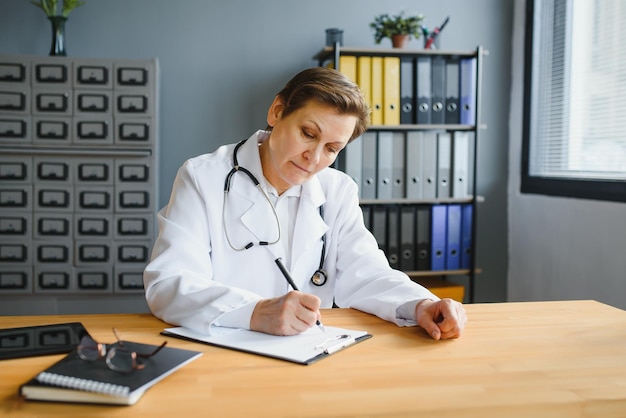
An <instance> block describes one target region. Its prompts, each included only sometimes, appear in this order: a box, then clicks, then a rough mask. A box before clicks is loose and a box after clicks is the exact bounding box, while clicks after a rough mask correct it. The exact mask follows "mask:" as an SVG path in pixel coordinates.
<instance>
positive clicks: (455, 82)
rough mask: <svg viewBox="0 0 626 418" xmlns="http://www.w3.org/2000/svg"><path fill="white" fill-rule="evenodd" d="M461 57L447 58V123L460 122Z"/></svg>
mask: <svg viewBox="0 0 626 418" xmlns="http://www.w3.org/2000/svg"><path fill="white" fill-rule="evenodd" d="M459 80H460V77H459V57H456V56H449V57H447V58H446V117H445V120H446V123H447V124H458V123H459V122H460V119H459Z"/></svg>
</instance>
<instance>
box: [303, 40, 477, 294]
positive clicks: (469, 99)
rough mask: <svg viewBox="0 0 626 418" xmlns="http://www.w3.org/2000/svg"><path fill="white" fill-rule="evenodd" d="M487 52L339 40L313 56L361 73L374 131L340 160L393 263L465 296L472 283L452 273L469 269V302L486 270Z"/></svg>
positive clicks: (355, 76) (442, 290)
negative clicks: (481, 212)
mask: <svg viewBox="0 0 626 418" xmlns="http://www.w3.org/2000/svg"><path fill="white" fill-rule="evenodd" d="M484 55H486V51H484V50H483V48H482V47H480V46H478V47H477V48H475V49H473V50H469V51H467V50H466V51H460V50H458V51H457V50H424V49H397V48H356V47H343V46H340V44H339V43H336V44H335V45H334V46H326V47H324V48H322V49H321V50H320V51H319V52H318V53H317V54H315V55H314V56H313V59H314V60H315V61H317V63H318V65H320V66H328V67H332V68H335V69H337V70H339V71H341V72H343V73H344V74H346V75H347V76H348V77H350V78H351V79H353V81H355V82H356V83H357V84H358V85H359V86H360V87H361V88H362V90H363V92H364V94H365V96H366V98H367V99H368V101H369V102H370V106H371V108H372V123H371V125H370V127H369V128H368V131H367V132H366V133H365V134H364V135H363V137H362V138H359V139H358V140H357V141H360V144H359V143H358V142H357V141H355V142H354V143H352V144H350V145H349V146H348V148H346V150H344V152H343V153H342V154H343V155H340V158H339V159H338V161H337V162H336V165H335V167H336V168H338V169H340V170H342V171H345V172H346V173H347V174H349V175H350V176H351V177H352V178H353V179H354V180H355V181H356V182H357V183H358V184H359V190H360V196H359V197H360V204H361V207H362V209H363V212H364V218H365V221H366V226H368V228H369V229H370V230H371V231H372V233H373V234H374V236H375V237H376V238H377V241H378V242H379V246H380V247H381V249H383V250H384V251H385V253H386V254H387V256H388V259H389V262H390V265H391V266H392V267H394V268H398V269H400V270H403V271H405V272H406V273H407V274H408V275H409V276H410V277H411V278H412V279H413V280H415V281H417V282H419V283H421V284H423V285H425V286H427V287H429V288H430V289H431V290H433V292H434V293H435V294H437V292H438V291H439V292H440V294H443V295H445V296H446V297H447V296H449V295H450V294H454V295H455V296H456V297H455V298H456V299H459V298H463V297H464V292H463V290H464V286H462V285H456V288H455V285H454V284H453V282H451V281H447V280H446V279H448V278H450V277H451V276H466V277H467V283H468V289H467V299H468V300H469V302H474V298H475V281H476V275H477V274H478V273H480V269H479V268H478V267H477V266H476V251H475V248H476V235H477V228H476V218H477V217H476V214H477V203H479V202H481V201H483V198H482V197H481V196H479V195H478V194H477V192H476V176H477V158H476V156H477V149H478V144H479V136H480V130H481V129H483V128H484V127H482V126H481V125H480V101H481V94H480V92H481V78H482V77H481V74H482V60H483V56H484ZM435 109H437V110H436V111H435ZM374 144H375V145H374ZM385 170H386V171H385ZM392 171H393V172H392ZM389 189H390V190H391V191H390V190H389ZM459 208H460V211H461V212H460V213H461V214H460V215H459ZM459 217H460V219H459ZM435 221H436V222H435ZM458 287H462V289H461V292H460V293H459V289H458ZM459 295H460V296H459Z"/></svg>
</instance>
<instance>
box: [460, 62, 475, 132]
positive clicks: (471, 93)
mask: <svg viewBox="0 0 626 418" xmlns="http://www.w3.org/2000/svg"><path fill="white" fill-rule="evenodd" d="M476 65H477V64H476V57H471V58H461V60H460V62H459V73H460V76H459V78H460V82H459V84H460V86H459V90H460V94H459V96H460V97H459V119H460V123H462V124H464V125H476V72H477V68H476Z"/></svg>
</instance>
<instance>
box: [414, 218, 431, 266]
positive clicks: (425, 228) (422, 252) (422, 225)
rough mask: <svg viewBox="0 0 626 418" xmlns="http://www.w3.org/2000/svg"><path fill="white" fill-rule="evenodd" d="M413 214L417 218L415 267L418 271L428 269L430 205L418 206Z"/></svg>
mask: <svg viewBox="0 0 626 418" xmlns="http://www.w3.org/2000/svg"><path fill="white" fill-rule="evenodd" d="M415 215H416V220H417V230H416V235H417V246H416V251H417V253H416V257H415V261H416V263H417V266H416V267H417V270H419V271H424V270H430V250H431V246H430V207H428V206H418V207H417V209H416V213H415Z"/></svg>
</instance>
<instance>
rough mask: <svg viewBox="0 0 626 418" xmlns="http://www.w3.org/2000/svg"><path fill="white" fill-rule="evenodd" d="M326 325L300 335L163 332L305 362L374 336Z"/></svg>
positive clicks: (214, 330) (234, 331)
mask: <svg viewBox="0 0 626 418" xmlns="http://www.w3.org/2000/svg"><path fill="white" fill-rule="evenodd" d="M325 328H326V332H322V331H321V330H320V329H319V328H317V327H312V328H309V329H308V330H307V331H305V332H303V333H301V334H298V335H290V336H278V335H270V334H265V333H262V332H257V331H250V330H246V329H236V328H224V327H213V328H211V330H212V334H211V335H206V334H200V333H198V332H195V331H193V330H191V329H189V328H185V327H174V328H166V329H164V330H163V331H161V335H164V336H166V337H174V338H181V339H184V340H188V341H194V342H197V343H203V344H208V345H213V346H217V347H222V348H227V349H231V350H236V351H241V352H244V353H249V354H257V355H261V356H265V357H270V358H275V359H278V360H284V361H289V362H292V363H297V364H302V365H309V364H313V363H315V362H317V361H319V360H322V359H324V358H326V357H328V356H330V355H332V354H335V353H337V352H339V351H343V350H345V349H347V348H350V347H352V346H353V345H355V344H358V343H360V342H362V341H365V340H367V339H369V338H372V336H371V335H370V334H368V333H367V332H366V331H354V330H348V329H344V328H337V327H329V326H326V327H325ZM339 337H341V338H339Z"/></svg>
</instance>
